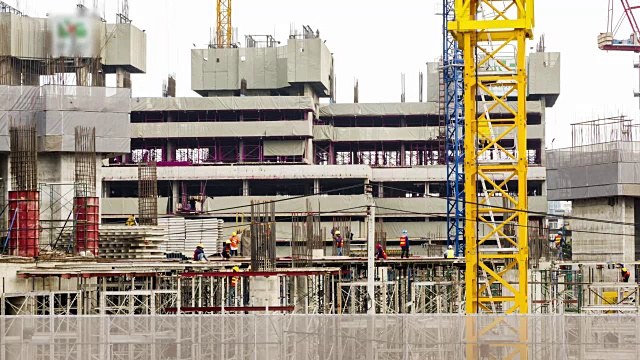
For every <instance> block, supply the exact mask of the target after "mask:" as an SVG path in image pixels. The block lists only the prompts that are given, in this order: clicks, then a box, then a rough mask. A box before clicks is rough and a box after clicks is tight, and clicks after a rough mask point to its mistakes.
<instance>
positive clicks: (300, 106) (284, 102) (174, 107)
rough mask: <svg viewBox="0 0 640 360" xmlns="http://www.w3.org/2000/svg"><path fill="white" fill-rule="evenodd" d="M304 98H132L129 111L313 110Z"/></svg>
mask: <svg viewBox="0 0 640 360" xmlns="http://www.w3.org/2000/svg"><path fill="white" fill-rule="evenodd" d="M313 108H314V106H313V99H312V98H310V97H306V96H252V97H199V98H198V97H192V98H187V97H181V98H134V99H132V100H131V111H197V110H211V111H223V110H229V111H233V110H310V111H311V110H313Z"/></svg>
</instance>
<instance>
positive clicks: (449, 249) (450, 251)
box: [444, 245, 456, 259]
mask: <svg viewBox="0 0 640 360" xmlns="http://www.w3.org/2000/svg"><path fill="white" fill-rule="evenodd" d="M455 257H456V255H455V253H454V252H453V246H451V245H449V246H447V250H446V251H445V252H444V258H445V259H455Z"/></svg>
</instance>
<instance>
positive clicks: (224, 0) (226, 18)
mask: <svg viewBox="0 0 640 360" xmlns="http://www.w3.org/2000/svg"><path fill="white" fill-rule="evenodd" d="M217 2H218V4H217V6H216V14H217V23H216V47H218V48H230V47H231V42H232V39H231V38H232V32H233V28H232V27H231V0H217Z"/></svg>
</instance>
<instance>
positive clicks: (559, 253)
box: [555, 231, 564, 261]
mask: <svg viewBox="0 0 640 360" xmlns="http://www.w3.org/2000/svg"><path fill="white" fill-rule="evenodd" d="M555 244H556V258H557V259H558V260H562V261H563V260H564V253H563V252H562V248H563V247H564V238H563V237H562V231H558V233H557V234H556V237H555Z"/></svg>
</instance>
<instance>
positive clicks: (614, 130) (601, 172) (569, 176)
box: [547, 117, 640, 263]
mask: <svg viewBox="0 0 640 360" xmlns="http://www.w3.org/2000/svg"><path fill="white" fill-rule="evenodd" d="M572 134H573V139H574V141H573V143H574V144H573V146H572V147H570V148H564V149H555V150H548V151H547V158H548V168H547V173H548V179H549V186H548V198H549V200H554V201H559V200H563V201H571V202H572V206H571V216H572V217H574V218H572V219H571V220H570V221H571V228H572V229H573V231H572V235H573V236H572V243H573V260H577V261H613V262H624V263H628V262H633V261H637V260H638V259H639V258H640V231H639V230H640V229H639V228H638V225H637V224H639V223H640V185H639V184H640V173H639V172H638V171H637V169H638V166H639V165H638V164H640V156H639V155H638V154H639V152H638V149H639V148H638V146H639V145H638V143H637V142H636V141H634V140H635V139H638V135H639V134H638V130H637V125H635V124H634V123H633V122H632V121H631V120H629V119H626V118H622V117H620V118H609V119H599V120H594V121H587V122H583V123H578V124H574V125H573V130H572ZM583 219H598V220H600V221H593V220H583Z"/></svg>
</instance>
